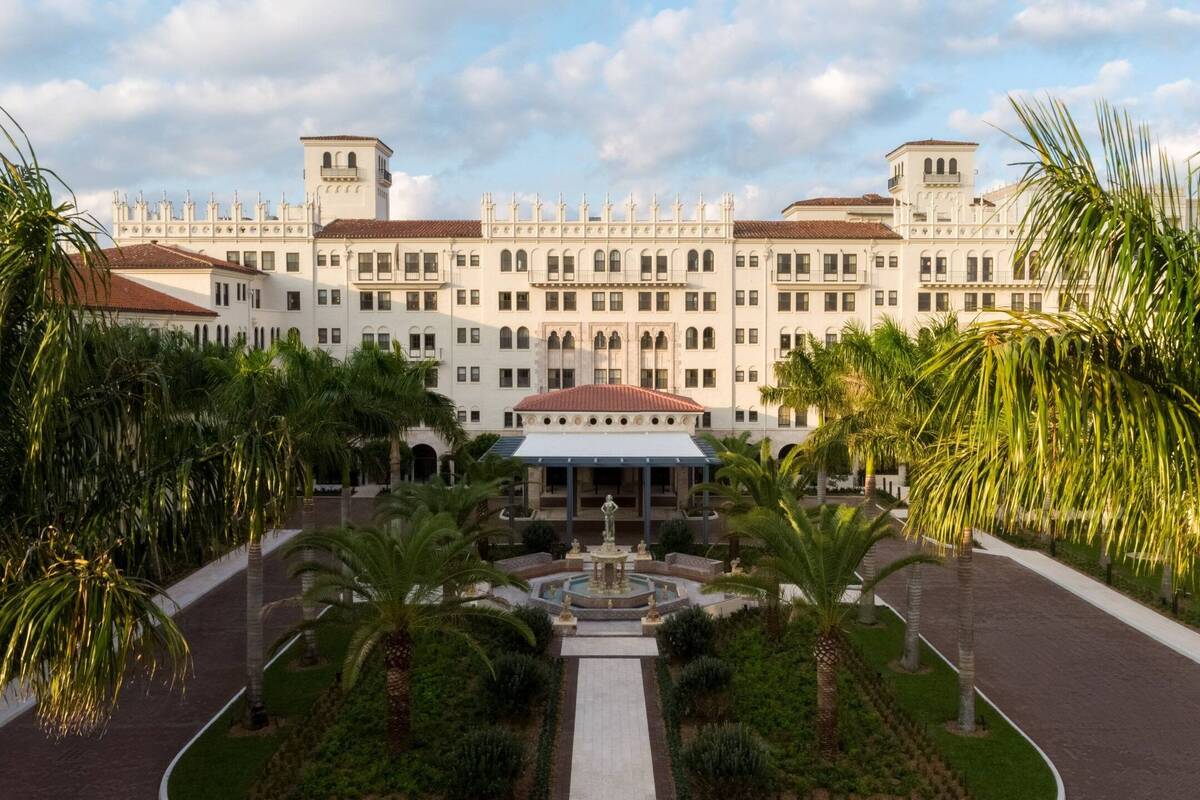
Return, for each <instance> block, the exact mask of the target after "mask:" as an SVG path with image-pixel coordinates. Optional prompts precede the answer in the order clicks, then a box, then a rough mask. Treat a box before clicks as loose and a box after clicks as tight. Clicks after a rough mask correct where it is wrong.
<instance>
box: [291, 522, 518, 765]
mask: <svg viewBox="0 0 1200 800" xmlns="http://www.w3.org/2000/svg"><path fill="white" fill-rule="evenodd" d="M288 550H289V551H290V552H293V553H295V552H300V551H302V550H312V551H315V552H317V553H318V554H320V555H321V556H324V557H323V558H319V559H316V560H313V561H305V562H300V563H299V564H297V565H296V566H295V567H294V569H293V571H294V572H301V573H303V572H311V573H312V574H313V575H314V576H315V579H314V581H313V583H312V586H311V588H310V589H309V590H308V592H307V593H306V594H307V599H308V600H309V601H310V602H313V603H321V604H326V605H331V606H333V607H334V608H335V609H338V610H339V611H340V612H342V613H340V614H334V615H328V614H327V615H325V616H324V617H321V618H320V620H319V621H318V622H319V623H324V622H326V621H331V620H339V621H342V622H346V621H349V622H350V623H351V624H352V625H353V628H354V631H353V633H352V634H351V637H350V645H349V647H348V648H347V650H346V660H345V663H344V665H343V667H342V680H343V681H344V684H345V686H346V687H347V688H349V687H352V686H353V685H354V683H355V682H356V681H357V680H358V676H359V674H360V673H361V671H362V667H363V664H364V663H365V662H366V660H367V658H368V657H369V656H370V655H371V654H372V653H373V652H375V650H376V649H380V648H382V650H383V662H384V670H385V672H386V680H385V682H384V685H385V687H386V691H387V709H388V742H389V744H390V746H391V748H392V750H393V751H397V752H398V751H403V750H406V749H407V748H408V747H409V744H410V741H411V733H412V659H413V651H414V648H415V647H416V645H417V642H418V639H417V636H418V635H419V634H422V633H444V634H450V635H455V636H459V637H462V638H464V639H465V640H466V641H467V642H468V644H470V645H471V646H472V647H473V648H474V649H475V651H476V652H477V653H479V655H480V657H481V658H484V660H485V661H486V657H485V656H484V655H483V651H482V650H481V649H480V648H479V646H478V644H477V643H476V642H475V641H474V640H473V639H472V638H471V635H470V632H469V629H468V628H467V627H466V624H467V623H468V622H469V621H471V620H472V619H477V618H482V619H485V620H492V621H495V622H500V623H507V624H509V625H511V626H513V627H514V628H516V629H517V630H518V631H520V632H521V634H522V635H524V636H525V637H526V638H527V639H528V640H529V641H530V642H532V641H533V633H532V632H531V631H530V630H529V628H528V626H526V625H525V624H524V623H523V622H521V621H520V620H519V619H517V618H516V617H514V616H512V615H511V614H508V613H506V612H503V611H499V610H497V609H495V608H491V607H488V606H486V605H481V604H479V603H478V602H477V601H476V600H473V599H472V598H471V597H468V596H466V595H465V594H463V593H462V592H460V591H458V590H459V589H461V588H463V587H465V586H469V585H473V584H475V583H479V582H487V583H490V584H492V585H493V586H518V587H521V588H525V584H524V582H523V581H521V580H520V579H519V578H516V577H514V576H512V575H510V574H508V573H506V572H504V571H502V570H499V569H496V568H495V567H493V566H492V565H491V564H488V563H487V562H485V561H482V560H480V559H479V558H478V557H476V556H475V554H474V550H473V544H472V542H471V540H470V539H469V538H467V537H464V536H460V535H458V531H457V529H456V527H455V524H454V522H453V520H452V519H451V518H450V516H449V515H447V514H436V515H430V514H425V513H421V514H417V515H415V516H414V517H412V518H411V519H410V520H409V523H408V525H406V526H405V530H404V532H400V531H399V530H398V529H397V528H396V527H394V526H388V527H384V528H353V527H351V528H344V529H338V530H331V531H317V532H314V533H308V534H304V535H302V536H300V537H298V538H297V539H296V540H294V541H293V542H291V543H290V544H289V545H288ZM347 594H350V595H352V597H353V600H351V601H347V600H346V599H345V598H346V595H347Z"/></svg>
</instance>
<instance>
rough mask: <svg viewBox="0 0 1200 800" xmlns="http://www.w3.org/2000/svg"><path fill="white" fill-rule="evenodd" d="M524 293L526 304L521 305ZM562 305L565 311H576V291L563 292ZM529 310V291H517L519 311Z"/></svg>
mask: <svg viewBox="0 0 1200 800" xmlns="http://www.w3.org/2000/svg"><path fill="white" fill-rule="evenodd" d="M522 295H524V296H525V305H524V306H522V305H521V296H522ZM562 306H563V311H574V310H575V293H574V292H563V296H562ZM528 310H529V292H517V311H528Z"/></svg>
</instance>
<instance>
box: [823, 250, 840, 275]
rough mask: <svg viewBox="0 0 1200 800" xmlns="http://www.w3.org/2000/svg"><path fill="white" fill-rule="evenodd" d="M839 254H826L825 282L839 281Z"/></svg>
mask: <svg viewBox="0 0 1200 800" xmlns="http://www.w3.org/2000/svg"><path fill="white" fill-rule="evenodd" d="M837 260H838V259H837V253H826V254H825V280H827V281H836V280H837Z"/></svg>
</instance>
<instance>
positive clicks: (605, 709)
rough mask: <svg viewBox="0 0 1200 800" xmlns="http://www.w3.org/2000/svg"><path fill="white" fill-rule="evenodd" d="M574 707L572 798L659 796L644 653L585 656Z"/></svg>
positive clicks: (647, 799) (652, 798)
mask: <svg viewBox="0 0 1200 800" xmlns="http://www.w3.org/2000/svg"><path fill="white" fill-rule="evenodd" d="M570 641H571V639H568V640H567V641H566V642H564V643H563V644H567V643H568V642H570ZM601 641H605V640H601ZM608 641H611V639H610V640H608ZM645 641H647V642H649V643H650V644H654V640H653V639H646V640H645ZM564 655H565V652H564ZM575 709H576V711H575V740H574V742H573V747H572V750H571V794H570V798H571V800H611V798H618V797H619V798H621V799H622V800H655V792H654V764H653V762H652V760H651V758H650V728H649V723H648V721H647V717H646V702H645V688H644V686H643V685H642V666H641V663H640V661H639V659H636V658H584V659H582V660H580V662H579V688H578V690H577V693H576V695H575Z"/></svg>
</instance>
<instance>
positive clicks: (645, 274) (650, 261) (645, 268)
mask: <svg viewBox="0 0 1200 800" xmlns="http://www.w3.org/2000/svg"><path fill="white" fill-rule="evenodd" d="M653 271H654V258H653V257H652V256H650V255H644V256H642V280H644V281H648V280H650V273H651V272H653Z"/></svg>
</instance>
